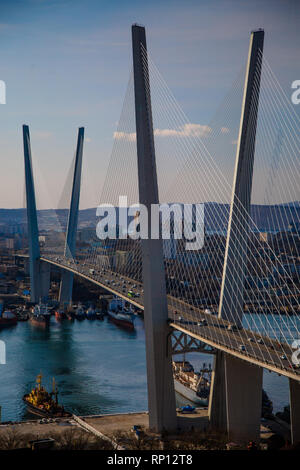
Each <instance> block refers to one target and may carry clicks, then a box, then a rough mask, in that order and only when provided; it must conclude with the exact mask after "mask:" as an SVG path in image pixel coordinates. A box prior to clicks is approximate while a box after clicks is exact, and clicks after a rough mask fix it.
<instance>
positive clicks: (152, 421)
mask: <svg viewBox="0 0 300 470" xmlns="http://www.w3.org/2000/svg"><path fill="white" fill-rule="evenodd" d="M132 48H133V69H134V93H135V119H136V141H137V159H138V183H139V199H140V204H143V205H145V206H146V207H147V209H148V230H149V237H148V239H147V240H145V239H142V240H141V247H142V265H143V285H144V309H145V310H144V311H145V314H144V319H145V336H146V362H147V385H148V408H149V427H150V429H154V430H155V431H157V432H160V431H162V430H164V429H165V430H168V431H170V430H174V429H176V427H177V417H176V404H175V390H174V381H173V371H172V352H171V339H170V329H169V326H168V323H167V320H168V305H167V294H166V284H165V270H164V260H163V245H162V240H161V239H151V235H150V234H151V206H152V204H158V203H159V198H158V185H157V174H156V160H155V148H154V137H153V123H152V109H151V97H150V83H149V70H148V61H147V45H146V32H145V28H144V27H142V26H138V25H133V26H132Z"/></svg>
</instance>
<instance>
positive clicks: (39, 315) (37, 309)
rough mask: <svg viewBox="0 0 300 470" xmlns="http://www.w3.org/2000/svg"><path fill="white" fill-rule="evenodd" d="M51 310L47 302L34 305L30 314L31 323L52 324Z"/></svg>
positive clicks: (37, 324)
mask: <svg viewBox="0 0 300 470" xmlns="http://www.w3.org/2000/svg"><path fill="white" fill-rule="evenodd" d="M50 316H51V315H50V312H49V309H48V306H47V305H46V304H42V303H39V304H37V305H35V306H34V308H33V311H32V314H31V316H30V319H29V321H30V323H32V324H33V325H36V326H41V327H46V326H48V325H49V324H50Z"/></svg>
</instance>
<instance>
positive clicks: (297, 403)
mask: <svg viewBox="0 0 300 470" xmlns="http://www.w3.org/2000/svg"><path fill="white" fill-rule="evenodd" d="M289 384H290V413H291V440H292V444H295V443H296V442H300V382H298V381H297V380H293V379H289Z"/></svg>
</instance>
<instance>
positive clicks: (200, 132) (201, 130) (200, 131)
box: [154, 123, 211, 137]
mask: <svg viewBox="0 0 300 470" xmlns="http://www.w3.org/2000/svg"><path fill="white" fill-rule="evenodd" d="M210 133H211V128H210V127H209V126H206V125H202V124H193V123H188V124H184V125H183V126H179V128H178V129H155V130H154V135H156V136H158V137H173V136H175V137H206V136H207V135H208V134H210Z"/></svg>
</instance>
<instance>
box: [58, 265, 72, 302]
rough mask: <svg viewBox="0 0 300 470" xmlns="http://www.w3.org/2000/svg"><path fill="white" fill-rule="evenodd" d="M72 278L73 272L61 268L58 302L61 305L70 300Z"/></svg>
mask: <svg viewBox="0 0 300 470" xmlns="http://www.w3.org/2000/svg"><path fill="white" fill-rule="evenodd" d="M73 278H74V275H73V273H71V272H70V271H66V270H65V269H62V271H61V282H60V289H59V302H60V304H62V305H68V304H69V303H70V302H71V300H72V290H73Z"/></svg>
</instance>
